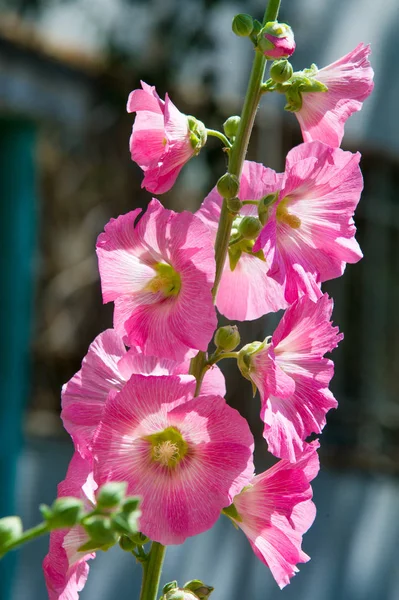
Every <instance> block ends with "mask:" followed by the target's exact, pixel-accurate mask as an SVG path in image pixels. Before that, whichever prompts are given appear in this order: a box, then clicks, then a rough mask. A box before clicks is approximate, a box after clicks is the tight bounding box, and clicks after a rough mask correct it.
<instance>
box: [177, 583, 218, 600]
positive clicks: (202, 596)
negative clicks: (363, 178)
mask: <svg viewBox="0 0 399 600" xmlns="http://www.w3.org/2000/svg"><path fill="white" fill-rule="evenodd" d="M183 589H184V590H190V591H191V592H194V594H195V595H196V596H198V598H199V600H208V598H209V596H210V595H211V594H212V592H213V590H214V589H215V588H213V587H212V586H211V585H205V583H204V582H203V581H200V580H199V579H192V580H191V581H188V582H187V583H185V584H184V586H183Z"/></svg>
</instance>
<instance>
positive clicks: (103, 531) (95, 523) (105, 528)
mask: <svg viewBox="0 0 399 600" xmlns="http://www.w3.org/2000/svg"><path fill="white" fill-rule="evenodd" d="M83 526H84V528H85V530H86V531H87V533H88V534H89V536H90V538H91V539H92V540H93V541H94V542H96V543H97V544H98V545H99V546H102V545H105V544H112V543H115V542H116V540H117V537H118V536H117V534H116V533H115V532H114V530H113V525H112V522H111V519H110V518H109V517H104V516H101V515H93V516H92V517H88V518H87V519H85V520H84V522H83Z"/></svg>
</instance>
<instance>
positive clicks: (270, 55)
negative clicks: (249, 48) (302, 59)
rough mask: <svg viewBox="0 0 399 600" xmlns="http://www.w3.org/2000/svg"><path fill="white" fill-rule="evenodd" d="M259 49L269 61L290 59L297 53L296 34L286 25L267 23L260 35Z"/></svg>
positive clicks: (273, 22)
mask: <svg viewBox="0 0 399 600" xmlns="http://www.w3.org/2000/svg"><path fill="white" fill-rule="evenodd" d="M258 48H259V49H260V50H261V52H263V54H264V55H265V56H266V58H267V59H268V60H275V59H277V58H288V57H289V56H291V54H293V53H294V51H295V39H294V32H293V31H292V29H291V27H290V26H289V25H286V24H285V23H278V22H277V21H271V22H269V23H266V25H265V26H264V28H263V29H262V31H261V32H260V33H259V37H258Z"/></svg>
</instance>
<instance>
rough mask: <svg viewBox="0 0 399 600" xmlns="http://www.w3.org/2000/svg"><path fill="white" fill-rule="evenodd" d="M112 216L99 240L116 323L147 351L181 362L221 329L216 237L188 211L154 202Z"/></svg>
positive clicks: (127, 337) (107, 296)
mask: <svg viewBox="0 0 399 600" xmlns="http://www.w3.org/2000/svg"><path fill="white" fill-rule="evenodd" d="M139 212H140V209H136V210H134V211H132V212H130V213H128V214H126V215H121V216H120V217H118V218H117V219H111V221H110V222H109V223H108V225H106V227H105V232H104V233H102V234H101V235H100V236H99V237H98V240H97V255H98V262H99V269H100V275H101V287H102V292H103V300H104V302H111V301H114V302H115V310H114V327H115V329H116V330H117V332H118V333H119V334H120V335H121V336H122V337H123V338H124V341H125V342H126V343H127V344H128V345H132V346H133V345H134V346H140V347H141V348H142V349H143V352H144V353H145V354H148V355H149V356H160V357H168V358H171V359H173V360H179V361H180V360H181V359H182V358H184V356H185V355H186V354H187V353H189V354H190V355H191V356H193V355H194V354H195V353H196V351H197V350H204V351H205V350H206V349H207V347H208V343H209V342H210V340H211V339H212V335H213V332H214V330H215V328H216V322H217V321H216V311H215V307H214V305H213V301H212V291H211V290H212V286H213V281H214V277H215V258H214V250H213V246H212V236H211V234H210V232H209V230H208V228H207V227H205V226H204V225H203V224H202V223H201V221H200V219H198V218H197V217H195V216H194V215H193V214H191V213H189V212H183V213H175V212H173V211H171V210H166V209H165V208H163V206H162V205H161V204H160V203H159V202H158V201H157V200H152V201H151V202H150V204H149V206H148V208H147V211H146V212H145V213H144V215H143V216H142V218H141V219H140V220H139V222H138V223H137V224H135V220H136V218H137V215H138V214H139Z"/></svg>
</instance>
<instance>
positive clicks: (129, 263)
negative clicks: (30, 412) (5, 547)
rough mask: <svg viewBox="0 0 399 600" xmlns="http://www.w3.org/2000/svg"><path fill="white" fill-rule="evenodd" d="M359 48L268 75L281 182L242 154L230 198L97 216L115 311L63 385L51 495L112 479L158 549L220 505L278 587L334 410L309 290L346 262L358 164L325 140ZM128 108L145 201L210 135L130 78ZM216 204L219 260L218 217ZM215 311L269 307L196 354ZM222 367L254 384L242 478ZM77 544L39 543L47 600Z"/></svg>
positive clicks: (270, 34) (351, 250)
mask: <svg viewBox="0 0 399 600" xmlns="http://www.w3.org/2000/svg"><path fill="white" fill-rule="evenodd" d="M244 17H245V15H244ZM247 20H248V19H247ZM251 23H252V22H251ZM251 26H252V25H251ZM249 29H251V28H249ZM251 31H252V30H251ZM240 35H241V33H240ZM253 41H254V43H255V44H256V45H257V50H259V51H260V52H262V53H263V54H265V55H266V56H267V57H271V58H279V59H281V58H283V59H284V60H285V58H286V57H288V56H289V55H290V54H292V52H293V51H294V49H295V42H294V37H293V33H292V31H291V29H290V28H289V27H288V26H287V25H284V24H278V23H277V22H274V21H273V22H271V23H267V24H266V26H265V27H264V28H263V29H262V30H261V31H260V33H258V34H257V36H255V37H254V39H253ZM368 54H369V48H368V47H367V46H364V45H362V44H361V45H359V46H358V47H357V48H356V49H355V50H354V51H353V52H351V53H350V54H348V55H347V56H345V57H343V58H342V59H340V60H339V61H337V62H336V63H334V64H333V65H330V66H328V67H325V68H324V69H321V70H318V69H317V67H315V66H313V67H311V69H305V71H303V72H300V73H292V69H286V65H285V64H284V65H283V67H284V71H285V72H287V73H288V79H287V80H286V81H283V82H281V81H282V79H285V78H281V77H280V82H279V83H276V84H275V85H274V84H271V85H272V86H273V85H274V88H275V91H278V92H282V93H285V94H286V95H287V100H288V106H287V107H288V109H289V110H293V111H294V112H295V114H296V115H297V118H298V120H299V123H300V126H301V129H302V132H303V138H304V142H303V143H302V144H300V145H299V146H297V147H296V148H293V149H292V150H291V151H290V152H289V153H288V155H287V158H286V165H285V171H284V173H276V172H275V171H273V170H272V169H269V168H267V167H265V166H263V165H262V164H258V163H254V162H245V163H244V164H243V168H242V172H237V173H232V174H230V175H229V177H228V181H229V182H230V183H231V182H233V184H234V186H236V187H237V192H238V193H237V196H236V197H234V191H233V193H231V194H230V193H229V197H228V195H227V193H226V194H225V195H224V197H223V196H222V195H221V193H220V191H223V189H222V186H220V185H219V186H218V187H215V188H214V189H213V190H212V191H211V192H210V194H209V195H208V196H207V197H206V198H205V200H204V201H203V203H202V206H201V207H200V209H199V210H198V211H197V212H196V213H195V214H191V213H189V212H181V213H175V212H173V211H172V210H167V209H166V208H164V207H163V206H162V204H161V203H160V202H159V201H158V200H157V199H155V198H154V199H152V200H151V202H150V203H149V205H148V207H147V210H146V211H145V212H144V214H143V215H142V216H140V212H141V211H140V209H136V210H133V211H132V212H129V213H128V214H125V215H121V216H119V217H117V218H116V219H111V221H110V222H109V223H108V224H107V225H106V226H105V230H104V232H103V233H102V234H101V235H100V236H99V238H98V242H97V255H98V263H99V271H100V276H101V286H102V294H103V301H104V302H113V303H114V321H113V328H112V329H108V330H106V331H104V332H103V333H101V334H100V335H99V336H98V337H97V338H96V339H95V340H94V342H93V343H92V344H91V346H90V348H89V350H88V353H87V355H86V357H85V358H84V360H83V363H82V368H81V370H80V371H79V372H78V373H76V374H75V375H74V376H73V377H72V379H71V380H70V381H69V382H68V383H67V384H66V385H65V386H64V387H63V390H62V419H63V422H64V426H65V428H66V430H67V431H68V432H69V434H70V435H71V437H72V440H73V443H74V446H75V455H74V458H73V459H72V462H71V464H70V468H69V470H68V474H67V478H66V480H65V482H64V483H63V484H62V485H61V486H60V489H59V493H60V495H61V496H62V495H65V494H69V495H77V496H79V497H81V498H83V499H84V501H85V502H88V503H91V505H93V506H94V505H95V502H96V499H95V494H94V492H95V490H96V488H97V487H98V486H102V485H104V484H106V483H107V482H110V481H123V482H126V484H127V491H128V493H129V494H134V495H138V496H139V497H140V498H141V503H140V510H141V518H140V524H139V527H140V532H141V534H142V536H143V539H150V540H152V541H155V542H158V543H160V544H163V545H169V544H181V543H182V542H184V540H185V539H186V538H187V537H188V536H193V535H197V534H199V533H201V532H203V531H205V530H207V529H209V528H211V527H212V526H213V525H214V523H215V522H216V520H217V519H218V517H219V515H220V514H221V513H223V514H225V515H227V516H228V517H229V518H230V519H231V520H232V521H233V523H234V524H235V525H236V526H238V527H239V528H241V529H242V531H243V532H244V533H245V535H246V536H247V538H248V540H249V542H250V544H251V546H252V548H253V550H254V552H255V554H256V555H257V556H258V557H259V558H260V559H261V560H262V561H263V562H264V563H265V564H266V565H268V566H269V568H270V570H271V572H272V574H273V576H274V578H275V579H276V581H277V583H278V585H279V586H280V587H284V586H285V585H286V584H288V583H289V581H290V578H291V577H292V576H293V575H294V574H295V572H296V571H297V564H298V563H303V562H306V561H307V560H309V557H308V556H307V555H306V554H305V553H304V552H303V551H302V549H301V542H302V535H303V534H304V533H305V532H306V531H307V529H308V528H309V527H310V525H311V524H312V522H313V520H314V517H315V506H314V504H313V502H312V488H311V486H310V481H311V480H312V479H313V478H314V477H315V476H316V474H317V472H318V468H319V462H318V456H317V448H318V446H319V443H318V442H317V441H313V442H309V441H308V438H309V436H310V435H311V434H320V433H321V431H322V429H323V427H324V425H325V422H326V413H327V412H328V411H329V410H330V409H331V408H334V407H335V406H336V405H337V402H336V400H335V398H334V397H333V395H332V393H331V391H330V390H329V384H330V381H331V378H332V376H333V371H334V366H333V363H332V361H331V360H330V359H328V358H325V354H326V353H328V352H330V351H332V350H333V349H334V348H335V347H336V346H337V344H338V342H339V341H340V340H341V339H342V337H343V336H342V334H340V333H339V332H338V328H337V327H334V326H333V325H332V321H331V314H332V309H333V301H332V300H331V299H330V298H329V297H328V296H327V295H326V294H325V293H323V291H322V289H321V285H322V283H323V282H324V281H327V280H329V279H332V278H336V277H339V276H340V275H342V273H343V271H344V269H345V266H346V264H347V263H355V262H357V261H358V260H359V259H360V258H361V257H362V253H361V250H360V248H359V246H358V244H357V242H356V240H355V226H354V223H353V214H354V211H355V208H356V206H357V203H358V202H359V199H360V194H361V191H362V186H363V182H362V175H361V172H360V168H359V159H360V155H359V154H358V153H355V154H354V153H352V152H348V151H344V150H342V149H341V148H340V147H339V145H340V143H341V140H342V136H343V128H344V123H345V121H346V119H347V118H348V117H349V116H350V114H351V113H353V112H354V111H356V110H359V109H360V108H361V103H362V101H363V100H364V99H365V98H366V97H367V96H368V95H369V93H370V92H371V90H372V70H371V67H370V65H369V63H368V60H367V57H368ZM275 71H276V69H275ZM270 91H274V89H273V90H272V88H270ZM128 111H129V112H135V113H136V117H135V121H134V125H133V132H132V135H131V138H130V151H131V156H132V159H133V160H134V161H135V162H136V163H137V164H138V165H139V166H140V167H141V169H142V170H143V172H144V179H143V184H142V185H143V187H145V188H146V189H147V190H148V191H150V192H152V193H154V194H161V193H163V192H165V191H167V190H169V189H170V188H171V187H172V185H173V184H174V182H175V180H176V178H177V176H178V173H179V171H180V170H181V168H182V167H183V165H184V164H185V163H186V162H187V161H188V160H189V159H191V158H192V157H193V156H194V155H195V154H197V153H198V152H199V150H200V149H201V148H202V146H203V145H204V143H205V142H206V138H207V133H208V134H210V133H211V131H208V130H206V128H205V126H204V125H203V124H202V123H201V122H200V121H198V120H196V119H195V118H194V117H190V116H187V115H184V114H182V113H181V112H179V110H178V109H177V108H176V107H175V105H174V104H173V103H172V102H171V100H170V99H169V97H168V95H166V97H165V101H162V100H161V99H160V98H159V96H158V94H157V93H156V91H155V88H154V87H151V86H149V85H147V84H146V83H142V84H141V89H138V90H134V91H133V92H131V94H130V96H129V100H128ZM237 123H238V121H237ZM236 133H237V132H236V130H235V131H234V135H229V134H228V133H227V130H226V135H228V137H230V142H229V140H227V138H226V137H225V136H223V134H220V136H219V137H221V139H223V137H224V139H225V141H226V149H227V152H232V151H233V150H234V140H235V135H236ZM237 135H239V133H237ZM226 181H227V180H226ZM234 186H233V187H234ZM231 196H233V198H231ZM232 200H233V201H234V206H233V204H230V205H229V206H230V207H232V206H233V208H231V210H230V213H229V214H230V215H231V228H230V229H229V231H228V240H227V241H228V245H227V246H226V248H225V250H226V252H225V254H224V255H223V256H222V263H221V265H218V264H215V253H214V252H215V251H214V247H215V243H216V244H217V243H218V242H217V241H216V238H217V232H218V231H220V226H221V225H220V223H221V213H222V212H223V211H224V210H225V208H226V206H228V201H230V202H231V201H232ZM216 258H217V260H219V259H218V255H217V256H216ZM219 267H220V272H221V276H220V278H219V280H218V279H217V276H216V275H215V273H216V272H217V270H218V268H219ZM215 277H216V279H215ZM216 308H217V309H218V310H219V312H220V313H222V314H223V315H225V316H226V317H227V318H229V319H234V320H237V321H245V320H251V319H256V318H258V317H261V316H262V315H265V314H267V313H270V312H276V311H278V310H280V309H284V310H285V313H284V315H283V317H282V319H281V321H280V323H279V325H278V327H277V328H276V330H275V331H274V333H273V334H272V335H271V336H269V337H267V338H266V339H264V340H261V341H254V342H251V343H250V344H247V345H245V346H244V347H242V348H241V349H240V350H239V351H237V352H233V350H234V349H235V347H236V346H237V345H238V343H239V335H238V332H237V329H236V328H235V327H230V329H228V328H227V329H226V328H224V330H223V332H222V333H219V334H218V335H216V337H215V343H216V351H215V352H214V353H213V354H212V355H209V356H208V355H207V349H208V345H209V343H210V342H211V340H212V337H213V335H214V332H215V329H216V327H217V314H216ZM220 331H221V330H219V332H220ZM229 336H232V337H231V339H230V337H229ZM198 353H199V354H198ZM194 357H196V358H194ZM198 357H200V359H201V360H197V359H198ZM231 357H233V358H236V359H237V363H238V367H239V369H240V371H241V373H242V375H243V376H244V377H246V378H247V379H249V380H250V381H251V383H252V386H253V388H254V391H256V389H257V390H258V391H259V394H260V401H261V410H260V418H261V420H262V421H263V423H264V438H265V440H266V441H267V444H268V450H269V451H270V452H271V453H272V454H273V455H274V456H276V457H277V458H278V459H280V460H279V461H278V462H277V463H276V464H275V465H274V466H273V467H272V468H271V469H269V470H268V471H266V472H264V473H260V474H257V475H255V474H254V464H253V447H254V440H253V437H252V434H251V432H250V429H249V426H248V424H247V422H246V420H245V419H244V418H243V417H242V416H241V415H240V414H239V413H238V412H237V411H236V410H234V409H233V408H231V407H230V406H229V405H228V404H227V403H226V400H225V399H224V395H225V391H226V389H225V382H224V377H223V375H222V373H221V371H220V370H219V368H218V367H217V365H216V362H218V361H219V360H221V359H222V358H231ZM198 365H199V367H200V368H199V370H198V368H197V367H198ZM194 367H195V368H194ZM194 374H195V376H194ZM82 534H84V531H83V532H82V530H79V528H77V529H76V528H75V529H71V530H70V531H68V530H67V531H65V530H63V531H61V532H54V533H53V534H52V535H51V541H50V551H49V554H48V555H47V557H46V559H45V563H44V569H45V576H46V581H47V586H48V590H49V594H50V598H51V600H56V599H57V600H66V599H68V600H76V599H77V598H78V592H79V591H80V590H81V589H82V587H83V585H84V582H85V580H86V577H87V572H88V565H87V561H88V559H90V558H92V557H93V556H94V555H93V553H92V552H87V551H85V550H84V539H83V538H84V535H83V537H82ZM176 585H177V584H176ZM173 589H175V588H173ZM176 589H177V588H176ZM209 589H212V588H209ZM187 593H190V594H192V595H193V597H197V596H196V595H195V593H194V592H192V591H190V592H187ZM209 593H210V592H209Z"/></svg>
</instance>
